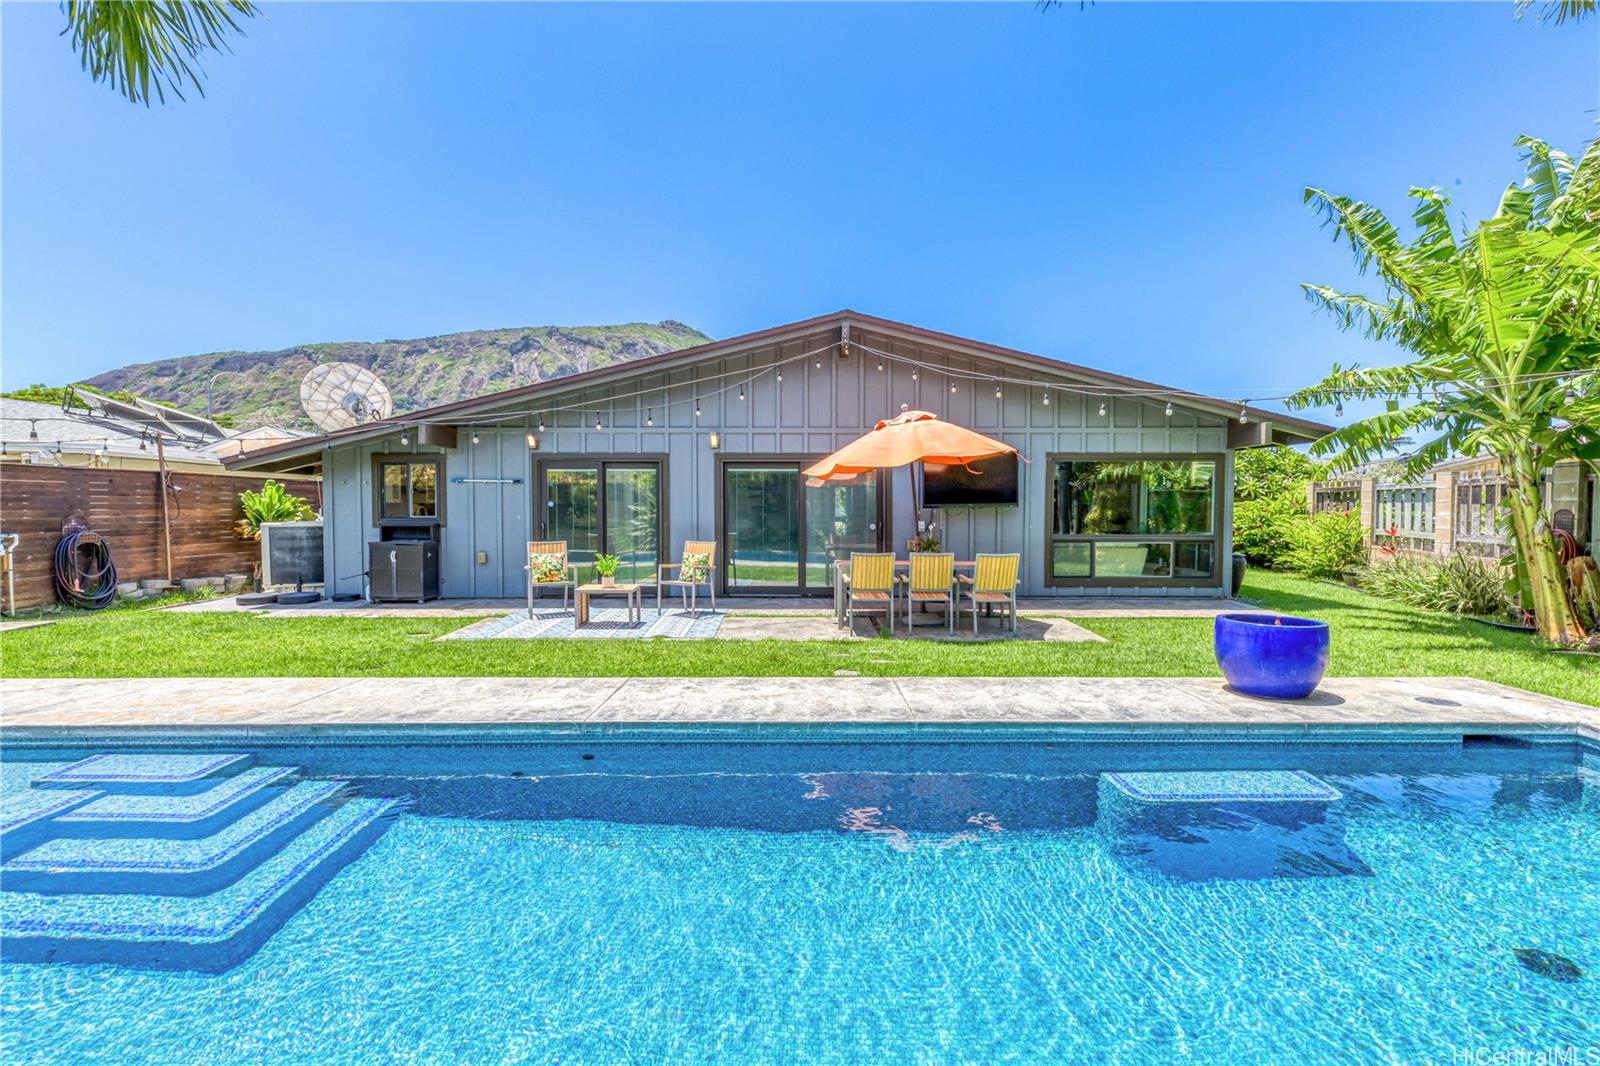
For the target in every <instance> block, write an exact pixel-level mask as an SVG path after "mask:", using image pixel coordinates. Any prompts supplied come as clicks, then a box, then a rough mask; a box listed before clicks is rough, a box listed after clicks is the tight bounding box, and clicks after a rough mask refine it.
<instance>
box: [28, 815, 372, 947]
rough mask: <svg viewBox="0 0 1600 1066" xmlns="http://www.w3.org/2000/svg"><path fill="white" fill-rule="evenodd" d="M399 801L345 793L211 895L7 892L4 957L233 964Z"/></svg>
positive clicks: (368, 839) (358, 847)
mask: <svg viewBox="0 0 1600 1066" xmlns="http://www.w3.org/2000/svg"><path fill="white" fill-rule="evenodd" d="M401 806H403V804H402V803H401V801H398V800H376V799H361V798H357V799H350V800H346V801H345V802H344V803H342V804H340V805H339V807H338V808H336V809H335V810H333V811H332V812H330V813H329V815H328V816H327V817H326V818H323V819H322V820H320V821H318V822H317V823H316V824H315V825H313V826H311V827H310V828H309V829H307V830H306V831H305V832H303V833H301V834H300V835H299V836H297V837H295V838H294V839H293V840H291V841H289V842H288V843H287V844H286V845H285V846H284V847H283V849H282V850H281V851H279V852H277V853H276V854H274V855H272V856H271V857H270V858H268V859H267V860H266V861H264V862H263V863H261V864H260V865H259V866H257V867H256V868H255V869H253V870H251V871H250V872H249V873H247V874H245V875H244V876H243V877H241V878H240V879H239V880H237V881H235V882H233V884H231V885H228V886H227V887H226V888H223V889H220V890H218V891H217V892H214V893H211V894H210V895H206V896H140V895H126V894H118V895H91V894H77V895H65V896H55V895H43V894H38V893H31V892H11V891H5V892H0V933H3V935H4V943H5V955H6V958H7V960H8V961H15V962H45V961H49V962H77V963H95V962H111V963H119V964H122V965H128V966H136V967H142V968H155V969H181V970H202V971H207V972H220V971H222V970H226V969H229V968H231V967H232V966H235V965H237V964H238V963H240V962H242V961H244V960H245V959H247V958H249V956H250V955H252V954H254V953H255V951H256V949H257V948H259V947H260V946H261V945H262V944H263V943H265V942H266V940H267V938H268V937H269V936H271V935H272V934H273V933H274V932H276V931H277V929H278V928H279V927H280V926H281V925H282V924H283V923H284V922H285V921H286V920H288V918H289V917H290V916H291V915H293V914H294V912H295V911H297V910H299V909H300V907H302V906H304V905H305V903H306V902H307V901H309V900H310V899H311V897H313V896H314V895H316V893H317V890H318V889H320V888H321V887H322V886H323V885H324V884H326V883H327V882H328V880H329V879H331V878H332V877H333V875H334V874H336V873H337V872H338V871H339V869H340V868H341V867H343V866H344V865H345V864H347V863H349V862H350V861H351V860H353V859H355V858H356V857H357V856H359V855H360V854H361V852H363V851H364V850H366V848H367V847H368V846H369V845H370V844H371V843H372V841H374V840H376V839H377V837H378V836H380V835H381V834H382V833H383V831H384V829H385V828H387V824H388V821H389V819H390V817H391V816H392V815H393V814H394V813H396V811H397V810H398V809H399V808H400V807H401Z"/></svg>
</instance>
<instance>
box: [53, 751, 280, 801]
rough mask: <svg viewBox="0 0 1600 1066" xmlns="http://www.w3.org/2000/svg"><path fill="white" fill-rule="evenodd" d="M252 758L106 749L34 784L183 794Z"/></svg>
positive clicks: (205, 785)
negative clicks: (110, 750) (112, 750)
mask: <svg viewBox="0 0 1600 1066" xmlns="http://www.w3.org/2000/svg"><path fill="white" fill-rule="evenodd" d="M251 761H252V760H251V757H250V756H249V755H238V754H225V753H212V752H206V753H203V754H199V755H160V754H147V753H144V752H106V753H103V754H100V755H91V756H89V757H88V758H87V759H81V760H79V761H78V762H75V763H73V764H72V765H71V766H63V767H60V768H59V769H56V770H52V771H50V772H49V773H46V774H41V775H40V776H39V777H37V778H35V779H34V782H33V787H34V788H97V789H100V790H102V791H105V792H121V793H133V794H139V793H154V794H158V795H183V794H186V793H190V792H203V791H205V790H206V789H208V788H211V787H212V786H213V785H214V784H215V783H216V782H215V781H214V780H212V779H213V778H216V777H219V776H222V775H224V774H225V773H237V772H238V771H240V770H242V769H244V768H245V767H246V766H249V765H250V763H251Z"/></svg>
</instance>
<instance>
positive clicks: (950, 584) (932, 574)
mask: <svg viewBox="0 0 1600 1066" xmlns="http://www.w3.org/2000/svg"><path fill="white" fill-rule="evenodd" d="M900 580H901V581H902V582H904V583H905V586H906V635H907V636H909V635H911V632H912V625H913V624H914V620H915V614H916V609H917V607H918V605H919V604H921V605H927V604H935V603H936V604H938V605H939V606H940V607H943V608H944V624H945V628H946V629H947V630H949V631H950V632H952V633H954V632H955V631H956V557H955V554H954V553H952V552H912V553H911V572H910V573H909V574H906V575H904V576H902V577H901V578H900Z"/></svg>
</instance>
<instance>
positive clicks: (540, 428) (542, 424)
mask: <svg viewBox="0 0 1600 1066" xmlns="http://www.w3.org/2000/svg"><path fill="white" fill-rule="evenodd" d="M539 432H540V433H543V432H544V415H540V416H539Z"/></svg>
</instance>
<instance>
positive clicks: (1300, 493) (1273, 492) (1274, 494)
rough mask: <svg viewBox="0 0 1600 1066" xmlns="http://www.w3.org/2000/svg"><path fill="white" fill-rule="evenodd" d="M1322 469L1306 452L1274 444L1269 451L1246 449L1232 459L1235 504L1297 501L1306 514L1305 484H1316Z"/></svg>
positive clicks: (1236, 453)
mask: <svg viewBox="0 0 1600 1066" xmlns="http://www.w3.org/2000/svg"><path fill="white" fill-rule="evenodd" d="M1320 472H1321V467H1320V466H1319V465H1318V464H1317V463H1315V462H1313V461H1312V460H1311V458H1310V457H1309V456H1307V455H1306V454H1305V453H1304V452H1297V451H1295V450H1294V449H1293V448H1285V447H1284V446H1283V445H1281V444H1275V445H1273V446H1272V447H1270V448H1245V449H1242V450H1240V451H1237V452H1235V453H1234V455H1233V498H1234V500H1236V501H1237V500H1276V499H1285V500H1298V501H1299V502H1300V509H1301V510H1302V511H1303V510H1305V502H1306V482H1308V481H1315V480H1316V479H1317V477H1318V476H1319V475H1320Z"/></svg>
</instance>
